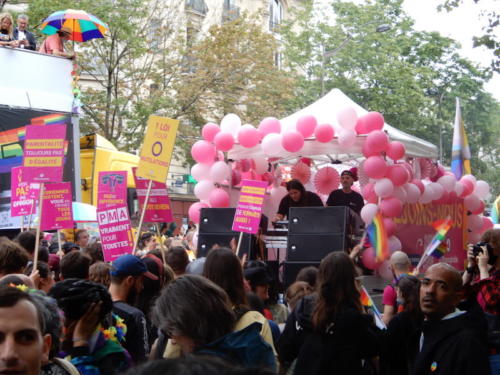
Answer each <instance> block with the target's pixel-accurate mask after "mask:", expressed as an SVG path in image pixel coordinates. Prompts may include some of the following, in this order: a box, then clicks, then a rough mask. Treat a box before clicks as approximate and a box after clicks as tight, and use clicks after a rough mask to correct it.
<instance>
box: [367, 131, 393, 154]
mask: <svg viewBox="0 0 500 375" xmlns="http://www.w3.org/2000/svg"><path fill="white" fill-rule="evenodd" d="M388 146H389V137H388V136H387V134H385V133H384V132H383V131H382V130H374V131H372V132H371V133H369V134H368V137H367V138H366V147H367V148H368V149H370V150H373V151H376V152H383V151H385V150H387V147H388Z"/></svg>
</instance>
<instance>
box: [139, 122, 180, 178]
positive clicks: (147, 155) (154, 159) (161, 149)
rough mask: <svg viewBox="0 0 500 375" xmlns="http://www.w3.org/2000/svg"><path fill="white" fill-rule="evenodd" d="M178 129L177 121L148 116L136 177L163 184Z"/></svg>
mask: <svg viewBox="0 0 500 375" xmlns="http://www.w3.org/2000/svg"><path fill="white" fill-rule="evenodd" d="M178 127H179V120H172V119H170V118H166V117H160V116H154V115H151V116H149V119H148V127H147V129H146V136H145V137H144V144H143V145H142V150H141V154H140V160H139V166H138V167H137V173H136V174H137V176H139V177H142V178H147V179H148V180H153V181H158V182H162V183H165V181H166V180H167V174H168V168H169V166H170V160H171V158H172V152H173V150H174V144H175V136H176V135H177V128H178Z"/></svg>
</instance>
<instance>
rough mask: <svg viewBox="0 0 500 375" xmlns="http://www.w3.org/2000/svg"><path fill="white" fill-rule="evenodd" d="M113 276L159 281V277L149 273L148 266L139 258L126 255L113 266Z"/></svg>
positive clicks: (119, 258) (116, 260)
mask: <svg viewBox="0 0 500 375" xmlns="http://www.w3.org/2000/svg"><path fill="white" fill-rule="evenodd" d="M110 273H111V276H140V275H143V276H145V277H147V278H148V279H151V280H158V276H155V275H153V274H152V273H151V272H149V271H148V269H147V267H146V265H145V264H144V262H143V261H142V259H140V258H139V257H136V256H134V255H132V254H125V255H122V256H120V257H118V258H116V259H115V260H114V261H113V263H112V264H111V272H110Z"/></svg>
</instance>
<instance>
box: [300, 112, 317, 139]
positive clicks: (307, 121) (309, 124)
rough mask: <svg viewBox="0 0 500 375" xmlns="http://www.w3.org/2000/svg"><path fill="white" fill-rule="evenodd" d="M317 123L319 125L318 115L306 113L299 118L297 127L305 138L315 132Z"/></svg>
mask: <svg viewBox="0 0 500 375" xmlns="http://www.w3.org/2000/svg"><path fill="white" fill-rule="evenodd" d="M316 125H318V122H317V121H316V117H314V116H311V115H305V116H302V117H300V118H299V119H298V120H297V124H296V129H297V131H298V132H299V133H300V134H302V136H303V137H304V138H307V137H310V136H311V135H312V134H313V133H314V129H316Z"/></svg>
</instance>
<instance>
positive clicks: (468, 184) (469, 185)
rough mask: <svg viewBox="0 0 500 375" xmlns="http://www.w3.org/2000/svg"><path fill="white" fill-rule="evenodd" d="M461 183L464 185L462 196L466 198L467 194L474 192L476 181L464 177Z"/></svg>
mask: <svg viewBox="0 0 500 375" xmlns="http://www.w3.org/2000/svg"><path fill="white" fill-rule="evenodd" d="M460 183H461V184H462V186H463V187H464V189H463V191H462V194H460V198H465V197H466V196H468V195H470V194H472V192H473V191H474V183H473V182H472V181H471V180H469V179H467V178H464V177H462V178H461V179H460Z"/></svg>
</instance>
